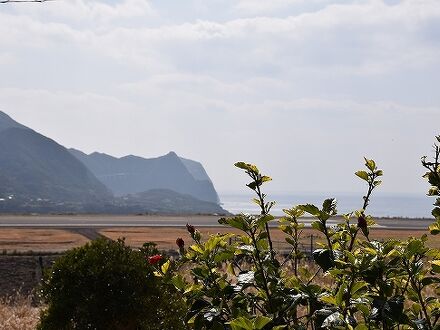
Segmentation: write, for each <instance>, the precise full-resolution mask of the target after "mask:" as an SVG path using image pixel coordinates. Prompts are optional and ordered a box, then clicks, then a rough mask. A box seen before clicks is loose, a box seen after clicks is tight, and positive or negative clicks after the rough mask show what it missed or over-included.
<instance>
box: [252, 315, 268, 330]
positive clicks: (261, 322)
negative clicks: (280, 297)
mask: <svg viewBox="0 0 440 330" xmlns="http://www.w3.org/2000/svg"><path fill="white" fill-rule="evenodd" d="M271 321H272V319H271V318H269V317H267V316H257V317H256V318H255V319H254V322H253V323H254V329H256V330H261V329H263V328H264V327H265V326H266V324H268V323H269V322H271Z"/></svg>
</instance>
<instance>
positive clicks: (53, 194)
mask: <svg viewBox="0 0 440 330" xmlns="http://www.w3.org/2000/svg"><path fill="white" fill-rule="evenodd" d="M0 193H1V195H3V196H6V195H8V196H10V195H14V196H19V197H20V198H34V199H50V200H52V201H60V202H66V201H68V202H93V201H95V202H98V201H102V200H106V199H108V198H111V196H112V194H111V192H110V191H109V190H108V189H107V188H106V187H105V186H104V185H103V184H102V183H101V182H100V181H98V180H97V179H96V177H95V176H94V175H93V174H92V173H91V172H90V171H89V170H88V169H87V168H86V167H85V166H84V165H83V164H82V163H81V162H80V161H78V160H77V159H76V158H75V157H73V156H72V155H71V154H70V153H69V152H68V150H67V149H66V148H64V147H63V146H61V145H60V144H58V143H56V142H55V141H53V140H51V139H49V138H47V137H45V136H43V135H41V134H39V133H37V132H35V131H33V130H31V129H29V128H27V127H25V126H23V125H21V124H19V123H17V122H15V121H14V120H13V119H11V118H10V117H9V116H8V115H6V114H5V113H3V112H0Z"/></svg>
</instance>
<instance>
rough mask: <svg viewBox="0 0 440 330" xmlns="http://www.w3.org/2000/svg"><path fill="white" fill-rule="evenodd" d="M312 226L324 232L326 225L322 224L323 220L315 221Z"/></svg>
mask: <svg viewBox="0 0 440 330" xmlns="http://www.w3.org/2000/svg"><path fill="white" fill-rule="evenodd" d="M311 226H312V228H313V229H316V230H318V231H320V232H324V229H325V227H324V225H323V224H322V222H321V221H313V222H312V224H311Z"/></svg>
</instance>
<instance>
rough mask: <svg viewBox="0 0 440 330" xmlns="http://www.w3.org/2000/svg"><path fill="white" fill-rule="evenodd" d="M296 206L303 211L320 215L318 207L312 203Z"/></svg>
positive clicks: (316, 215)
mask: <svg viewBox="0 0 440 330" xmlns="http://www.w3.org/2000/svg"><path fill="white" fill-rule="evenodd" d="M298 207H299V208H300V209H301V210H303V211H304V212H307V213H309V214H311V215H313V216H315V217H319V216H320V215H321V211H320V210H319V208H318V207H316V206H315V205H313V204H304V205H299V206H298Z"/></svg>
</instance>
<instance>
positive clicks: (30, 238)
mask: <svg viewBox="0 0 440 330" xmlns="http://www.w3.org/2000/svg"><path fill="white" fill-rule="evenodd" d="M200 231H201V233H202V234H203V235H204V236H207V235H210V234H216V233H227V232H233V233H236V234H237V233H238V231H237V230H234V229H230V228H225V227H201V228H200ZM426 233H427V231H425V230H407V229H380V228H378V229H372V230H371V234H370V238H371V239H377V240H385V239H389V238H395V239H399V240H403V239H406V238H408V237H409V236H414V237H419V236H421V235H423V234H426ZM96 234H101V235H103V236H106V237H108V238H111V239H117V238H122V237H125V239H126V242H127V243H128V244H129V245H130V246H133V247H140V246H142V244H143V243H144V242H155V243H156V244H157V245H158V247H159V248H160V249H164V250H170V249H175V241H176V238H178V237H182V238H183V239H184V240H185V241H187V242H188V243H190V237H189V235H188V233H187V231H186V229H185V227H182V228H179V227H135V228H133V227H130V228H128V227H127V228H120V227H118V228H107V229H101V230H99V232H98V233H96ZM311 235H313V242H314V243H316V242H319V241H321V240H322V238H321V236H320V235H319V233H317V232H316V231H315V230H312V229H308V228H306V229H304V230H303V240H302V243H303V244H304V248H306V249H309V248H310V241H311V238H310V236H311ZM284 237H285V235H284V233H282V232H281V231H280V230H278V229H275V228H274V229H273V230H272V239H273V241H274V245H275V247H276V248H279V249H286V248H288V245H287V243H285V241H284ZM88 241H89V238H87V237H85V236H83V235H82V234H81V233H80V232H75V231H69V230H61V229H22V228H5V229H0V251H4V252H6V253H13V252H19V253H26V252H28V251H33V252H43V251H44V252H61V251H65V250H68V249H70V248H73V247H78V246H81V245H84V244H85V243H86V242H88ZM428 244H429V246H431V247H436V248H440V239H438V237H435V236H431V235H428Z"/></svg>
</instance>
